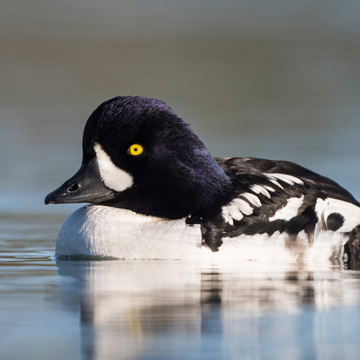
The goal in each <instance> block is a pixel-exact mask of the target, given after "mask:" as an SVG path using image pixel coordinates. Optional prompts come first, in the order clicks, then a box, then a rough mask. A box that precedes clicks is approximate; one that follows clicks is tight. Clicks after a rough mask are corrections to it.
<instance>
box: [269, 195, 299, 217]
mask: <svg viewBox="0 0 360 360" xmlns="http://www.w3.org/2000/svg"><path fill="white" fill-rule="evenodd" d="M303 202H304V195H302V196H301V197H293V198H289V199H288V201H287V203H286V205H285V206H284V207H283V208H281V209H280V210H278V211H277V212H276V213H275V214H274V215H273V216H272V217H271V218H269V220H270V221H274V220H280V219H281V220H290V219H291V218H293V217H294V216H296V215H297V214H298V211H299V208H300V206H301V205H302V204H303Z"/></svg>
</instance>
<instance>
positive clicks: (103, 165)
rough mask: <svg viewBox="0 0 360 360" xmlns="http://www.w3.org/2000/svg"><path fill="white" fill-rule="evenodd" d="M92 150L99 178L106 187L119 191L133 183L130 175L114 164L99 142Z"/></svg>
mask: <svg viewBox="0 0 360 360" xmlns="http://www.w3.org/2000/svg"><path fill="white" fill-rule="evenodd" d="M94 150H95V153H96V159H97V163H98V166H99V171H100V176H101V179H102V181H103V182H104V184H105V186H106V187H107V188H109V189H112V190H115V191H118V192H121V191H124V190H126V189H128V188H129V187H131V186H132V185H133V178H132V176H131V175H130V174H128V173H127V172H126V171H124V170H122V169H120V168H118V167H117V166H116V165H114V163H113V162H112V161H111V159H110V156H109V155H108V154H107V153H106V152H105V151H104V150H103V148H102V147H101V145H100V144H98V143H96V144H95V146H94Z"/></svg>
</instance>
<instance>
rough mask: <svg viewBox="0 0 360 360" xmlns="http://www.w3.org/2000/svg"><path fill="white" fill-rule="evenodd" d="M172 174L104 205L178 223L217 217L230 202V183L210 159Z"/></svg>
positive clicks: (155, 177) (206, 157)
mask: <svg viewBox="0 0 360 360" xmlns="http://www.w3.org/2000/svg"><path fill="white" fill-rule="evenodd" d="M174 168H175V167H174ZM179 169H180V171H179ZM173 174H174V176H172V177H171V178H169V177H167V178H166V179H163V178H162V177H161V176H152V177H150V178H148V179H147V181H146V182H145V183H142V184H137V185H135V186H133V187H132V188H130V189H128V190H126V191H124V192H123V193H121V194H119V196H118V197H116V198H115V199H114V200H111V201H109V202H107V203H106V204H104V205H108V206H115V207H119V208H124V209H128V210H132V211H135V212H137V213H140V214H144V215H149V216H156V217H162V218H168V219H177V218H182V217H186V216H189V215H197V216H203V214H209V213H215V212H217V211H218V210H219V208H220V207H221V206H222V205H224V204H225V203H227V202H228V201H229V199H230V194H231V192H232V183H231V180H230V179H229V177H228V176H227V175H226V174H225V173H224V171H223V170H222V169H221V168H220V167H219V166H218V164H217V163H216V161H215V160H214V159H213V158H212V157H211V156H205V157H202V158H200V159H199V161H197V163H196V164H194V163H193V162H192V164H191V167H190V166H186V164H182V166H181V167H177V173H173Z"/></svg>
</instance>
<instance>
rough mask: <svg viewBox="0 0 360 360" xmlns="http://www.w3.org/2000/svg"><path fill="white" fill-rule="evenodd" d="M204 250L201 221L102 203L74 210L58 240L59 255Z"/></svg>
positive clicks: (134, 255)
mask: <svg viewBox="0 0 360 360" xmlns="http://www.w3.org/2000/svg"><path fill="white" fill-rule="evenodd" d="M200 251H201V231H200V226H199V225H192V226H189V225H187V224H186V223H185V220H184V219H180V220H172V221H167V220H163V219H159V218H154V217H150V216H144V215H140V214H136V213H134V212H132V211H129V210H125V209H117V208H111V207H108V206H99V205H92V206H84V207H82V208H80V209H78V210H77V211H75V212H74V213H73V214H71V215H70V216H69V218H68V219H67V220H66V221H65V223H64V224H63V226H62V228H61V230H60V233H59V235H58V239H57V242H56V255H87V256H102V257H113V258H120V259H194V258H195V257H196V256H197V254H198V253H199V252H200Z"/></svg>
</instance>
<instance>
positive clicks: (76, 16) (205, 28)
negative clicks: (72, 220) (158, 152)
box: [0, 0, 360, 214]
mask: <svg viewBox="0 0 360 360" xmlns="http://www.w3.org/2000/svg"><path fill="white" fill-rule="evenodd" d="M0 6H1V11H0V28H1V31H0V41H1V44H0V52H1V57H0V80H1V88H0V119H1V122H0V124H1V125H0V168H1V177H0V207H1V211H5V210H6V211H7V212H9V211H10V212H24V211H26V212H27V211H29V210H30V211H34V212H43V211H45V210H44V207H43V198H44V196H45V195H46V194H47V193H48V192H50V191H51V190H53V189H54V188H55V187H57V186H59V185H60V184H61V183H62V182H63V181H64V180H66V179H67V178H68V177H69V176H70V175H72V174H73V173H74V172H75V170H77V168H78V167H79V165H80V161H81V137H82V130H83V127H84V124H85V122H86V120H87V118H88V116H89V115H90V113H91V112H92V111H93V110H94V109H95V108H96V107H97V106H98V105H99V104H100V103H101V102H102V101H104V100H107V99H109V98H111V97H114V96H117V95H142V96H147V97H154V98H158V99H161V100H164V101H165V102H166V103H168V104H169V105H170V106H171V107H172V108H173V109H174V110H175V111H176V112H177V113H178V114H179V115H180V116H181V117H182V118H183V119H184V120H185V121H187V122H188V123H190V124H191V125H192V127H193V128H194V130H195V131H196V132H197V133H198V134H199V135H200V137H201V138H202V139H203V141H204V142H205V143H206V144H207V146H208V147H209V149H210V150H211V152H212V153H213V155H214V156H215V155H216V156H256V157H264V158H271V159H286V160H292V161H295V162H298V163H300V164H302V165H304V166H306V167H309V168H311V169H312V170H314V171H316V172H320V173H322V174H324V175H327V176H329V177H332V178H333V179H335V180H336V181H338V182H339V183H341V184H342V185H343V186H345V187H346V188H347V189H349V190H350V191H351V192H352V193H353V194H354V195H355V196H356V197H357V198H360V187H359V180H360V161H359V159H358V154H359V150H360V145H359V141H358V139H359V134H360V121H359V119H360V105H359V94H360V71H359V66H360V46H359V45H360V21H359V14H360V2H358V1H342V2H334V1H316V2H314V1H308V0H303V1H291V0H274V1H271V2H269V1H267V0H256V1H239V0H236V1H235V0H222V1H215V0H207V1H203V0H182V1H172V0H168V1H165V0H131V1H130V0H122V1H118V0H102V1H98V0H96V1H95V0H86V1H85V0H82V1H76V2H74V1H69V0H64V1H61V2H59V1H51V0H50V1H49V0H31V1H29V0H2V1H1V5H0ZM46 210H48V211H49V212H56V211H60V212H62V211H63V212H65V213H67V214H68V213H70V209H69V207H67V206H65V207H62V206H58V207H52V208H51V209H50V208H49V209H48V208H46Z"/></svg>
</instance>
